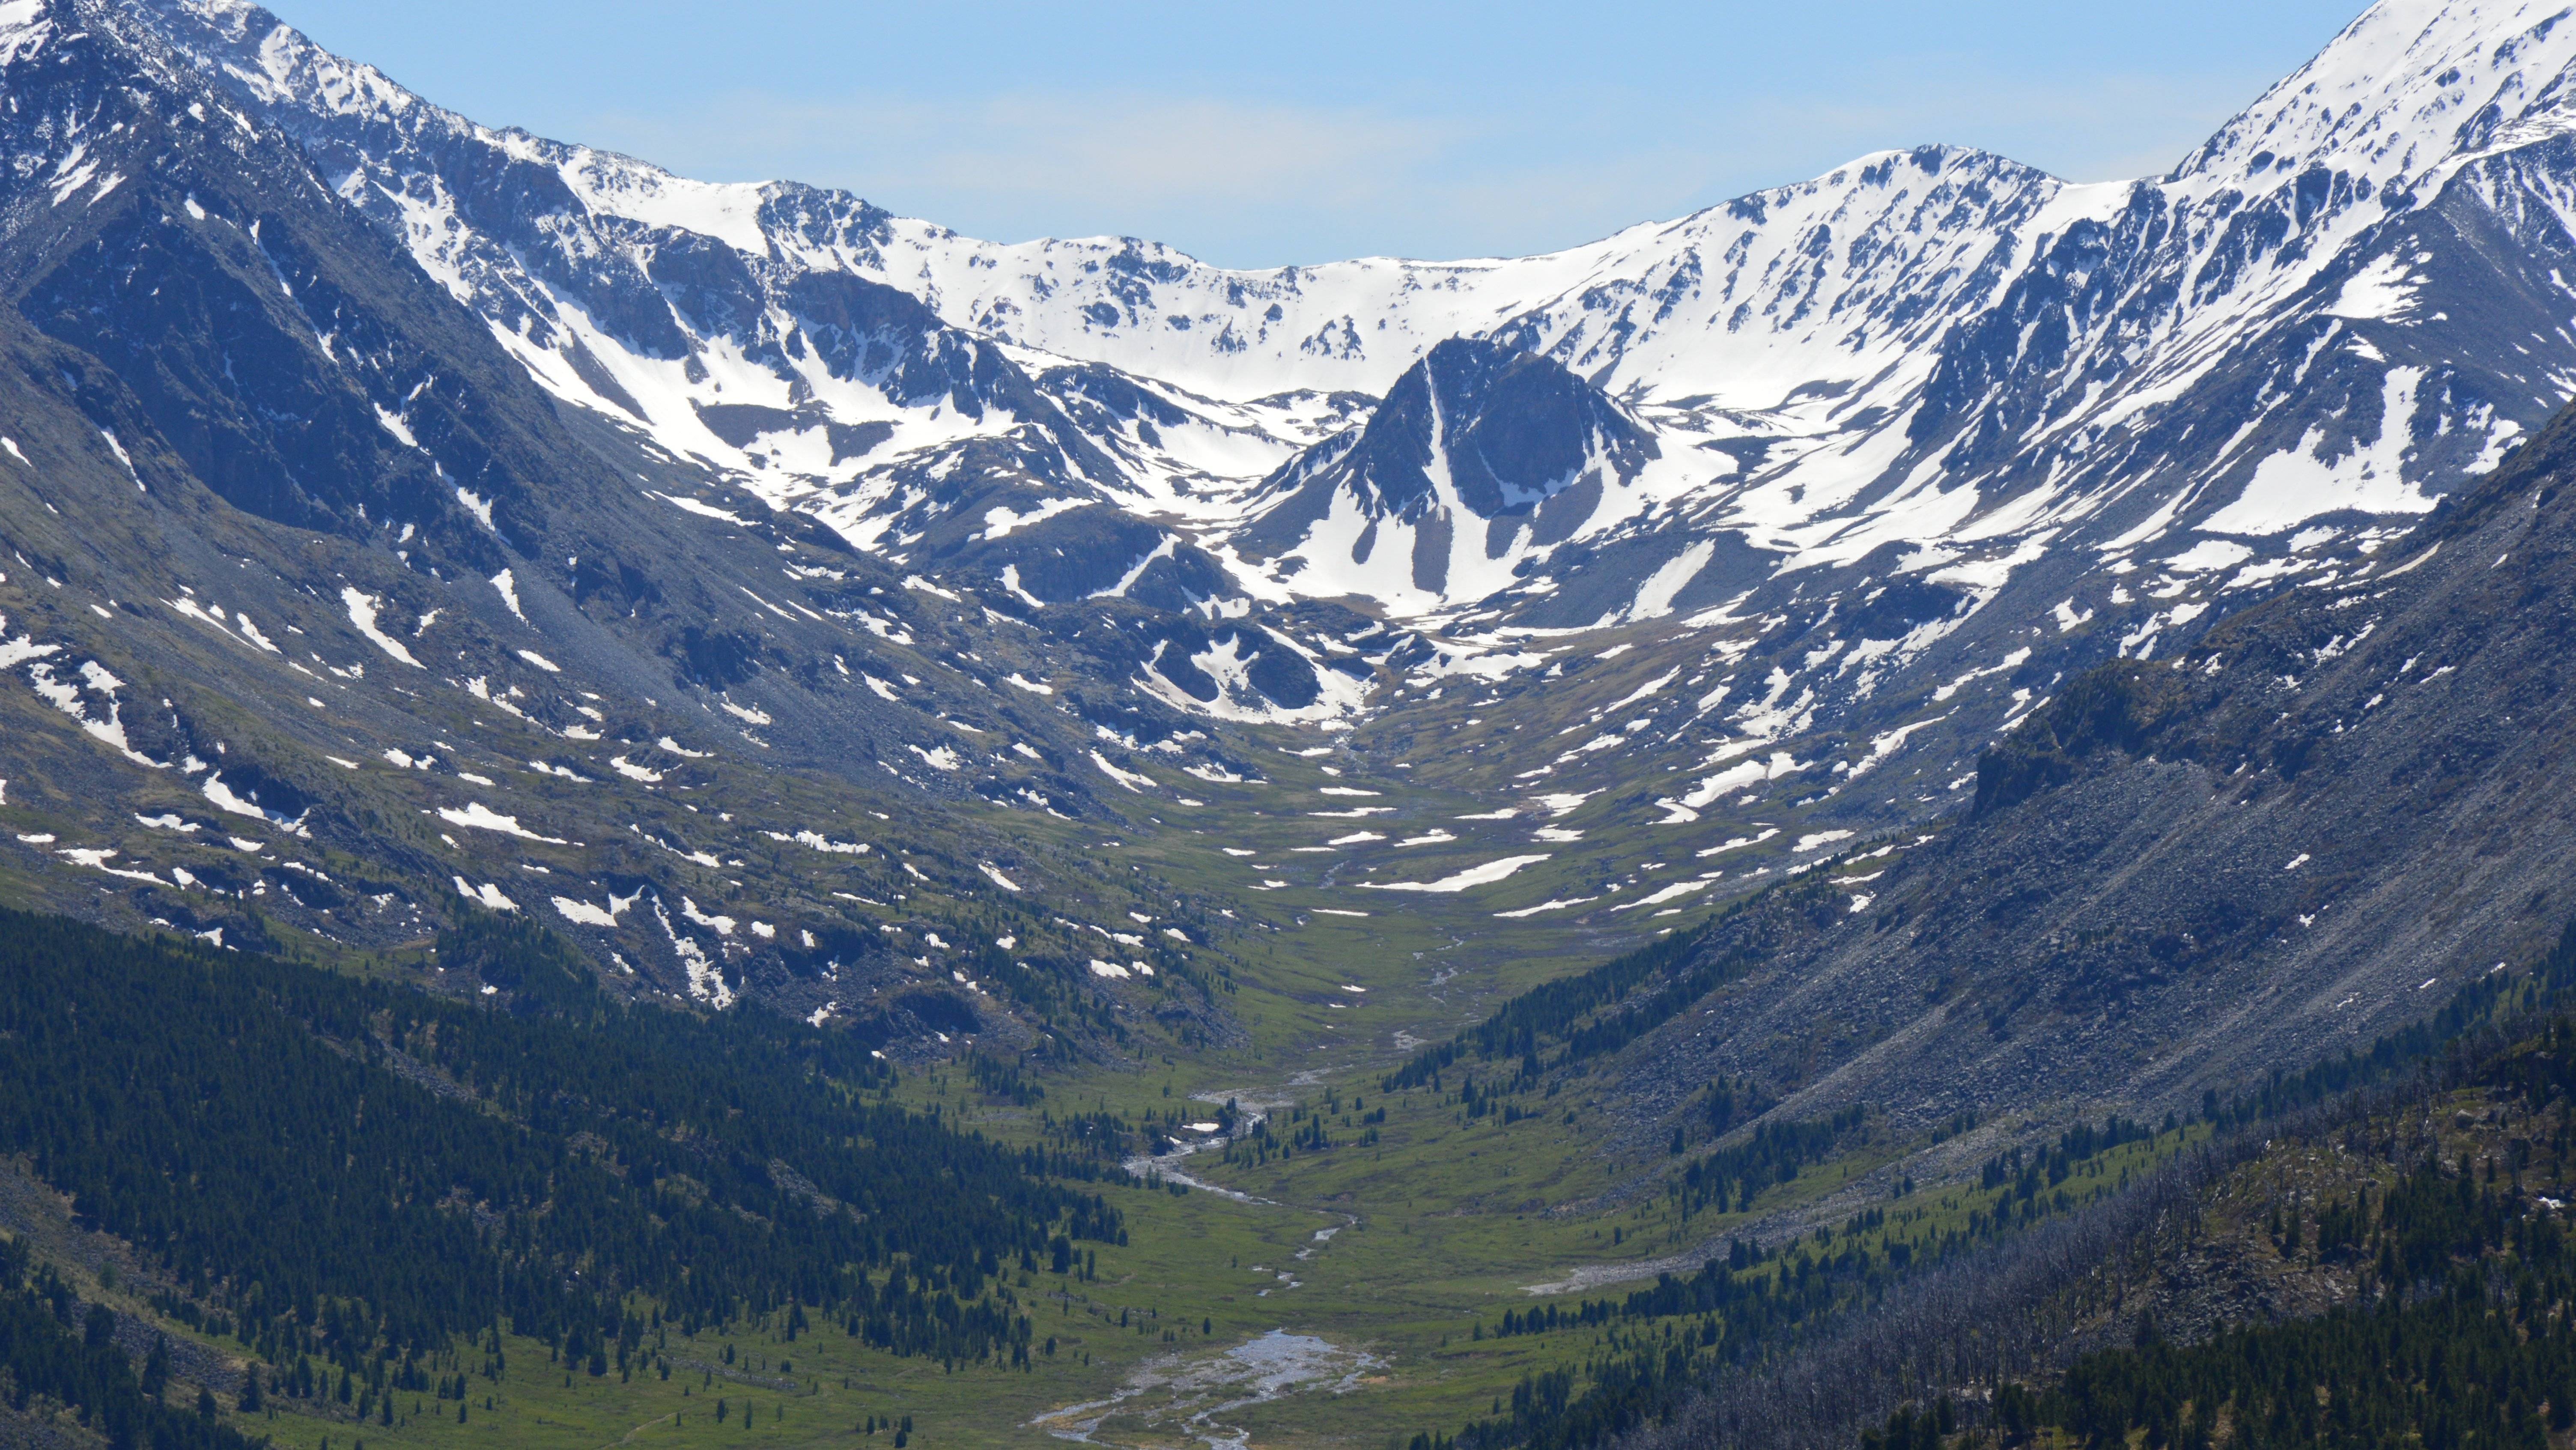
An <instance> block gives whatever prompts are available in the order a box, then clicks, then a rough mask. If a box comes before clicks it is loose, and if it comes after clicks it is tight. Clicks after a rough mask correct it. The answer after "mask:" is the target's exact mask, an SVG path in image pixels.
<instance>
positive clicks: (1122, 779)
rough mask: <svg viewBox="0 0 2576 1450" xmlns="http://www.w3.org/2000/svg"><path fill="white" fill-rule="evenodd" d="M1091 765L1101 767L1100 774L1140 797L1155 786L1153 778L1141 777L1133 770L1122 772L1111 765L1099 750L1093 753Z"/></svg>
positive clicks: (1148, 776)
mask: <svg viewBox="0 0 2576 1450" xmlns="http://www.w3.org/2000/svg"><path fill="white" fill-rule="evenodd" d="M1091 763H1092V764H1094V765H1096V766H1099V767H1100V773H1101V774H1102V775H1105V776H1107V777H1109V778H1110V779H1111V780H1114V781H1116V782H1118V783H1119V784H1120V785H1123V786H1125V787H1127V788H1128V789H1129V790H1132V791H1135V792H1137V793H1138V794H1140V795H1141V794H1142V793H1144V791H1146V790H1147V789H1148V788H1150V787H1151V786H1152V785H1153V784H1154V778H1153V777H1152V776H1150V775H1139V774H1137V773H1136V772H1134V771H1131V770H1120V769H1119V768H1118V767H1117V766H1114V765H1111V764H1110V763H1109V757H1107V756H1105V755H1102V754H1101V753H1100V752H1099V751H1097V750H1095V751H1093V752H1091Z"/></svg>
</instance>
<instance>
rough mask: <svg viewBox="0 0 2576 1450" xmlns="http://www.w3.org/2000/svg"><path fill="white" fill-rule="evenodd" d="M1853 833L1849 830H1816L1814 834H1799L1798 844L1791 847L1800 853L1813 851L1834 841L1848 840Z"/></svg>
mask: <svg viewBox="0 0 2576 1450" xmlns="http://www.w3.org/2000/svg"><path fill="white" fill-rule="evenodd" d="M1853 834H1854V833H1853V832H1850V831H1818V832H1816V833H1815V834H1814V835H1810V836H1800V837H1799V838H1798V844H1797V845H1796V846H1795V847H1794V848H1792V849H1794V850H1797V851H1799V852H1802V853H1803V852H1807V851H1813V850H1816V849H1818V848H1820V847H1824V846H1830V845H1832V844H1833V843H1834V842H1836V841H1848V840H1850V839H1851V838H1852V836H1853Z"/></svg>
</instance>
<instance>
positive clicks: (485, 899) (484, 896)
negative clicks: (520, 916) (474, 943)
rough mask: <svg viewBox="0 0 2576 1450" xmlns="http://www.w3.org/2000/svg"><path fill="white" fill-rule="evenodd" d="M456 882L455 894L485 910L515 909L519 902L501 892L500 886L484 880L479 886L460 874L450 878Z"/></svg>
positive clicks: (517, 907)
mask: <svg viewBox="0 0 2576 1450" xmlns="http://www.w3.org/2000/svg"><path fill="white" fill-rule="evenodd" d="M450 879H452V880H453V881H455V883H456V894H457V895H459V896H462V897H464V898H465V899H466V900H468V901H470V902H473V903H474V904H475V905H477V906H479V907H482V908H483V909H484V910H486V911H516V910H518V909H519V903H517V902H515V901H512V900H511V899H510V898H508V897H506V896H504V895H502V894H501V888H500V887H498V886H495V885H493V884H492V883H491V882H489V881H486V882H484V883H483V884H482V885H480V886H475V885H472V884H469V883H468V882H467V881H466V879H465V878H464V877H462V876H457V877H452V878H450Z"/></svg>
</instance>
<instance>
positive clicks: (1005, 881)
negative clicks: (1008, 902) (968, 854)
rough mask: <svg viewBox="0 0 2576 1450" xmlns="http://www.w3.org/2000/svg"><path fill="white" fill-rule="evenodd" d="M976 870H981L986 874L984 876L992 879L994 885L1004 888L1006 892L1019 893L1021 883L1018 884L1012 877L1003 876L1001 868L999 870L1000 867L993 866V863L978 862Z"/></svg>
mask: <svg viewBox="0 0 2576 1450" xmlns="http://www.w3.org/2000/svg"><path fill="white" fill-rule="evenodd" d="M975 869H977V870H979V871H981V872H983V873H984V875H985V876H986V877H988V878H990V879H991V881H992V883H993V884H994V885H996V886H999V887H1000V888H1002V889H1003V890H1004V891H1012V892H1016V891H1018V890H1019V889H1020V883H1018V882H1016V881H1014V880H1012V879H1011V878H1010V877H1008V876H1005V875H1003V874H1002V872H1001V868H999V867H997V866H995V865H993V863H991V862H990V861H978V862H976V863H975Z"/></svg>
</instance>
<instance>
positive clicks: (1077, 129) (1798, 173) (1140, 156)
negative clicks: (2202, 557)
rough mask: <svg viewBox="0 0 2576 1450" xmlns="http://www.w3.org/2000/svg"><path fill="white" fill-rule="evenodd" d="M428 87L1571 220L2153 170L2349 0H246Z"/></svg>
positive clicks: (982, 216) (1056, 197)
mask: <svg viewBox="0 0 2576 1450" xmlns="http://www.w3.org/2000/svg"><path fill="white" fill-rule="evenodd" d="M269 3H270V4H271V7H272V8H273V9H274V10H275V11H276V12H277V13H278V14H279V15H280V16H281V17H282V18H284V19H285V20H287V21H288V22H290V23H292V24H294V25H296V26H298V27H300V28H302V29H303V30H305V31H306V32H308V33H309V34H311V35H312V36H313V37H314V38H315V39H316V40H318V41H320V42H321V43H323V44H324V45H327V46H329V47H331V48H332V49H335V50H338V51H340V52H342V53H343V54H346V55H350V56H352V57H355V58H357V59H361V60H366V61H370V62H372V63H374V64H376V65H377V66H379V67H381V68H382V69H383V70H385V71H386V72H387V73H389V74H390V75H392V76H393V77H394V78H395V79H396V80H397V81H400V82H402V83H403V84H405V85H407V86H410V87H411V88H413V89H414V90H417V91H419V92H421V93H423V94H424V95H426V96H428V97H429V98H430V99H432V100H434V101H437V102H439V103H440V104H442V105H446V106H449V107H452V108H454V109H456V110H459V111H462V112H464V113H465V114H467V115H469V116H472V117H474V118H475V119H476V120H479V121H482V122H484V123H486V124H490V125H518V126H524V127H526V128H528V129H529V130H531V131H535V132H538V133H540V134H543V135H548V136H553V137H557V138H559V139H563V140H572V141H583V142H588V143H591V144H593V145H599V146H606V147H610V148H613V149H616V150H620V151H626V152H630V153H632V154H635V155H637V156H641V157H645V158H647V159H649V160H652V161H656V162H659V163H661V164H663V165H665V166H669V167H671V168H672V169H674V170H676V171H680V172H683V173H685V174H688V175H691V176H699V177H705V178H708V179H714V180H751V179H760V178H766V177H772V176H785V177H792V178H795V179H797V180H802V181H810V182H816V183H820V184H825V185H832V186H841V187H847V188H849V189H850V190H853V191H856V192H858V193H860V194H862V195H864V196H866V197H868V198H869V199H871V200H873V201H876V202H878V203H879V204H881V205H884V206H887V207H891V208H893V209H894V210H896V211H898V212H902V213H905V214H908V215H913V216H922V217H928V218H930V219H932V220H934V221H937V222H940V223H942V224H944V225H947V226H951V227H954V228H956V229H958V230H960V231H963V232H968V233H971V234H974V235H977V236H985V237H993V238H999V239H1003V240H1019V239H1023V238H1028V237H1036V236H1047V235H1054V236H1081V235H1095V234H1102V233H1117V234H1127V235H1135V236H1145V237H1151V238H1155V239H1157V240H1161V241H1166V242H1169V243H1171V244H1173V245H1175V246H1178V247H1181V248H1183V249H1184V250H1187V251H1189V252H1191V253H1193V254H1195V255H1197V256H1200V257H1202V258H1204V259H1206V260H1209V261H1212V262H1217V263H1220V264H1224V265H1229V266H1242V267H1265V266H1275V265H1279V264H1283V263H1292V262H1321V261H1329V260H1332V259H1335V258H1340V257H1347V256H1363V255H1376V254H1392V255H1402V256H1414V257H1463V256H1484V255H1511V254H1520V253H1527V252H1535V251H1544V250H1548V249H1550V248H1555V247H1563V246H1570V245H1573V244H1575V243H1578V242H1583V241H1588V240H1591V239H1593V238H1595V237H1598V236H1602V235H1604V234H1607V233H1608V232H1611V231H1614V230H1616V229H1618V228H1619V227H1622V226H1626V225H1628V224H1631V223H1634V222H1639V221H1645V220H1650V219H1656V218H1662V217H1671V216H1678V215H1681V214H1682V213H1684V212H1687V211H1690V210H1692V209H1694V208H1697V207H1700V206H1705V205H1707V204H1709V203H1711V202H1715V201H1722V200H1724V199H1726V198H1728V197H1732V196H1736V195H1740V194H1742V193H1744V192H1746V191H1750V190H1753V189H1756V188H1759V187H1764V186H1772V185H1778V184H1782V183H1786V182H1792V181H1798V180H1803V179H1805V178H1807V177H1810V176H1814V175H1818V174H1820V173H1822V172H1824V171H1827V170H1830V169H1831V168H1832V167H1833V166H1834V165H1835V164H1837V163H1839V162H1842V161H1845V160H1848V159H1850V158H1851V157H1853V156H1856V155H1859V154H1861V153H1863V152H1866V151H1872V150H1878V149H1883V148H1888V147H1900V146H1911V145H1915V144H1918V143H1921V142H1926V141H1948V142H1954V143H1958V144H1962V145H1972V146H1983V147H1986V148H1988V149H1991V150H1995V151H1999V152H2002V153H2004V154H2006V155H2008V156H2012V157H2014V158H2016V159H2018V160H2021V161H2025V162H2028V163H2030V164H2032V165H2035V166H2039V167H2042V168H2045V169H2047V170H2049V171H2053V172H2056V173H2057V174H2059V175H2061V176H2066V177H2070V178H2073V179H2076V180H2085V181H2098V180H2110V179H2115V178H2121V177H2127V176H2134V175H2142V174H2148V173H2153V172H2161V171H2164V170H2166V169H2167V168H2169V167H2170V166H2171V165H2172V164H2173V163H2174V162H2176V161H2177V160H2179V159H2180V158H2181V157H2182V155H2183V154H2184V153H2185V152H2187V151H2188V150H2190V149H2191V148H2192V147H2193V146H2194V145H2196V144H2197V143H2198V142H2199V141H2200V140H2202V139H2203V138H2204V137H2205V136H2207V134H2208V133H2209V132H2210V131H2212V130H2214V129H2215V128H2216V127H2217V126H2218V124H2219V123H2220V122H2222V121H2224V120H2225V119H2226V118H2227V117H2228V116H2230V115H2231V114H2233V113H2234V112H2235V111H2236V110H2238V109H2239V108H2241V107H2242V106H2243V105H2244V104H2245V103H2247V102H2249V101H2251V100H2253V99H2254V97H2255V96H2257V95H2259V94H2260V93H2261V92H2262V91H2263V90H2264V88H2265V87H2267V86H2269V85H2270V84H2271V83H2272V82H2273V81H2275V80H2277V79H2279V78H2281V77H2282V76H2285V75H2287V74H2288V73H2289V72H2290V71H2292V70H2293V69H2295V68H2296V67H2297V66H2298V65H2299V64H2300V63H2301V62H2303V61H2304V60H2306V58H2307V57H2308V56H2309V55H2310V54H2312V53H2314V52H2315V51H2316V50H2317V48H2318V47H2320V46H2321V45H2323V44H2324V43H2325V42H2326V41H2327V40H2329V39H2331V38H2332V37H2333V36H2334V35H2335V33H2336V32H2337V31H2338V30H2340V29H2341V28H2342V27H2343V25H2344V24H2345V23H2346V22H2348V21H2349V20H2351V19H2352V18H2353V16H2354V15H2356V14H2358V13H2359V11H2360V8H2361V4H2362V0H2252V3H2248V0H2159V3H2156V4H2152V5H2149V4H2137V3H2126V4H2100V3H2084V0H2077V3H2071V4H2070V3H2066V0H2057V3H2037V0H1911V3H1893V0H1808V3H1804V4H1785V5H1784V4H1780V3H1778V0H1767V3H1741V0H1700V3H1697V4H1672V3H1639V0H1595V3H1591V4H1588V5H1580V6H1577V5H1567V4H1556V5H1540V4H1528V3H1519V0H1489V3H1485V4H1481V5H1467V4H1456V3H1407V0H1376V3H1360V0H1308V3H1302V4H1298V5H1294V6H1285V5H1263V4H1249V3H1234V4H1226V3H1221V0H1220V3H1206V0H1202V3H1197V4H1171V3H1146V0H1093V3H1088V4H1082V5H1071V4H1025V3H1021V4H1013V3H972V0H952V3H948V4H927V5H926V4H920V3H912V4H905V5H900V6H897V5H886V4H877V3H855V4H854V3H846V0H844V3H831V0H726V3H724V4H722V5H714V4H708V3H705V0H686V3H682V0H615V3H608V0H439V3H436V4H411V5H388V4H386V3H384V0H269Z"/></svg>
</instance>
